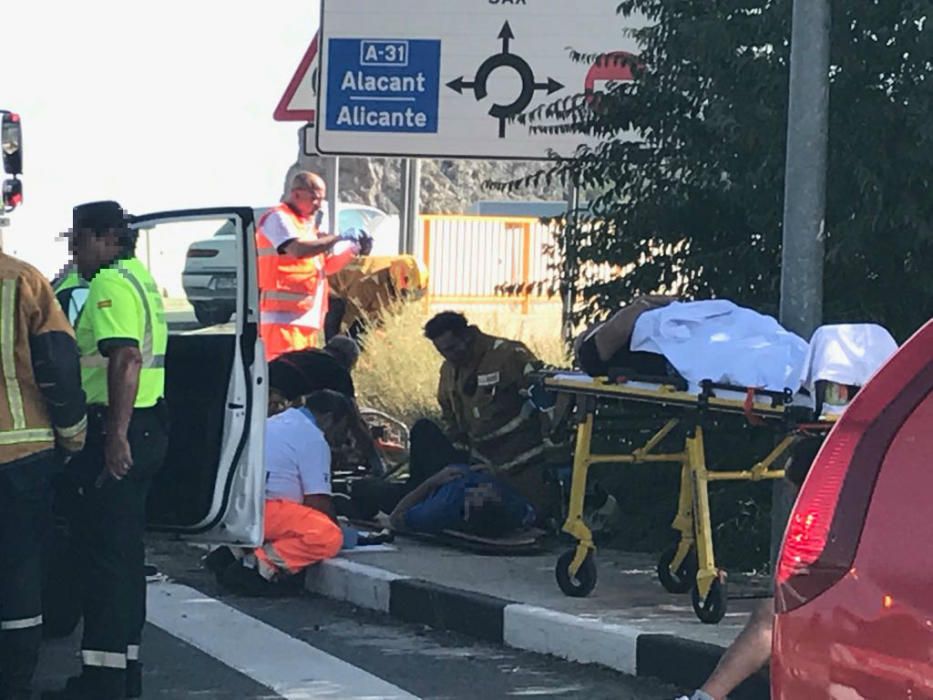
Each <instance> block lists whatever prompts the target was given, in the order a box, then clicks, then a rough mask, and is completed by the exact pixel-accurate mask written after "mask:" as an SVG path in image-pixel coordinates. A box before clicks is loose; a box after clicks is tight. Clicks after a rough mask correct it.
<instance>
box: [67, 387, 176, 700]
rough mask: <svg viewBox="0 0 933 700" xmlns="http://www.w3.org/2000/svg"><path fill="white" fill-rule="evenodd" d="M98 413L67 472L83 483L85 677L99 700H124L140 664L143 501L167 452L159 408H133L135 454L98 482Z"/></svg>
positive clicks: (79, 531) (143, 584)
mask: <svg viewBox="0 0 933 700" xmlns="http://www.w3.org/2000/svg"><path fill="white" fill-rule="evenodd" d="M105 419H106V415H105V413H104V411H103V410H100V409H94V408H93V407H92V409H91V411H90V412H89V415H88V440H87V444H86V445H85V448H84V450H83V451H82V453H81V454H80V455H79V456H78V457H77V458H75V460H74V462H73V463H72V464H70V465H69V468H71V469H73V470H74V473H75V474H76V476H77V478H78V479H79V480H80V483H81V490H82V493H81V496H80V499H79V504H78V508H77V511H78V512H77V522H76V523H75V530H76V535H77V539H78V543H79V548H80V552H81V556H82V561H83V566H84V570H83V572H82V573H83V576H82V578H83V584H84V585H83V593H84V600H83V603H84V637H83V639H82V641H81V656H82V662H83V675H84V676H85V677H86V680H87V681H88V682H89V683H90V684H92V686H93V687H94V688H95V689H97V691H98V692H99V694H100V697H101V700H107V699H108V698H110V697H123V692H124V689H125V687H126V667H127V664H128V663H132V662H135V661H138V659H139V645H140V642H141V639H142V630H143V626H144V625H145V622H146V576H145V572H144V568H143V567H144V565H145V551H144V544H143V534H144V532H145V527H146V498H147V496H148V494H149V487H150V484H151V482H152V477H153V476H154V475H155V474H156V472H157V471H158V470H159V469H160V468H161V467H162V463H163V461H164V459H165V453H166V448H167V446H168V421H167V416H166V415H165V409H164V405H162V404H160V405H159V406H157V407H155V408H151V409H136V411H134V412H133V418H132V420H131V422H130V427H129V433H128V438H129V443H130V450H131V453H132V456H133V467H132V469H131V470H130V473H129V474H128V475H127V476H126V477H124V478H123V479H121V480H120V481H117V480H114V479H112V478H109V477H108V478H106V479H105V480H104V481H103V483H101V484H100V485H98V484H97V481H98V477H99V476H100V474H101V473H102V471H103V470H104V465H105V461H104V437H105V436H104V421H105Z"/></svg>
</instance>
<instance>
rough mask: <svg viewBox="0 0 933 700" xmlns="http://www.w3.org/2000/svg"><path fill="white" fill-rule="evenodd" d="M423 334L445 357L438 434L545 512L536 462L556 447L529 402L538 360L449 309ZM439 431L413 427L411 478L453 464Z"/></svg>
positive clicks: (427, 425)
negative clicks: (548, 437) (486, 467)
mask: <svg viewBox="0 0 933 700" xmlns="http://www.w3.org/2000/svg"><path fill="white" fill-rule="evenodd" d="M424 333H425V336H427V338H428V339H429V340H431V341H432V342H433V343H434V347H435V348H437V351H438V352H439V353H440V354H441V356H443V358H444V364H443V365H442V366H441V376H440V381H439V383H438V388H437V400H438V403H439V404H440V406H441V420H442V426H441V428H440V431H442V432H443V436H442V437H444V438H446V441H448V444H449V445H450V446H452V447H453V448H454V449H455V450H460V451H461V452H463V453H466V455H468V457H467V459H468V460H469V461H472V462H480V463H482V464H485V465H488V467H489V469H490V470H491V471H492V472H493V473H494V474H495V475H496V476H497V477H499V478H501V479H502V480H503V481H504V482H505V483H507V484H509V485H510V486H511V487H513V488H514V489H515V490H517V491H518V492H519V493H520V494H522V495H523V496H525V497H526V498H527V499H528V500H530V501H531V502H532V504H533V505H534V506H535V509H536V510H537V511H538V517H539V518H541V517H543V516H544V515H545V513H546V511H547V508H548V506H549V504H548V503H547V500H548V499H547V493H546V488H545V485H544V477H543V470H542V469H541V468H540V467H541V464H542V463H543V462H545V461H547V460H548V459H549V458H550V457H552V456H553V454H554V452H555V450H556V447H555V445H553V444H552V443H551V442H550V441H549V440H548V439H547V435H546V433H547V430H546V428H547V421H546V417H545V415H544V414H543V413H541V411H540V410H539V409H538V408H537V407H536V406H535V405H534V402H533V401H532V400H531V387H532V381H531V379H532V374H533V373H534V372H535V371H537V370H538V369H540V368H541V366H542V363H541V361H540V360H539V359H538V358H537V357H535V355H534V353H532V352H531V350H529V349H528V348H527V347H526V346H525V345H524V344H523V343H520V342H518V341H515V340H507V339H505V338H496V337H493V336H490V335H486V334H485V333H483V332H482V331H480V329H479V328H477V327H476V326H472V325H469V324H468V323H467V320H466V318H465V317H464V316H463V314H459V313H455V312H452V311H445V312H443V313H440V314H438V315H437V316H435V317H434V318H432V319H431V320H430V321H429V322H428V323H427V325H425V329H424ZM438 432H439V431H438V426H436V425H434V424H431V423H427V422H424V421H422V422H420V423H419V424H416V425H415V426H414V427H413V428H412V433H411V441H412V447H411V450H412V455H411V463H412V474H413V476H414V474H415V473H418V472H420V471H422V470H424V471H425V472H431V473H433V472H436V471H437V470H438V469H440V468H443V467H444V466H447V464H450V463H451V462H452V461H453V460H452V458H453V457H454V456H455V455H452V454H450V453H449V452H450V450H449V448H448V449H447V450H445V449H442V447H441V445H440V444H438V443H439V440H438V437H441V436H439V435H438ZM441 462H444V463H443V464H441Z"/></svg>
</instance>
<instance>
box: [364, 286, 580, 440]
mask: <svg viewBox="0 0 933 700" xmlns="http://www.w3.org/2000/svg"><path fill="white" fill-rule="evenodd" d="M436 311H437V309H432V310H431V312H427V311H426V309H425V307H424V305H423V304H421V303H411V304H400V305H398V306H396V307H394V308H393V309H391V310H390V311H389V312H387V313H386V314H385V316H384V319H383V321H384V322H383V324H382V327H381V328H378V329H375V330H372V331H369V332H368V333H367V334H366V337H365V338H364V340H363V342H364V343H365V345H366V351H365V352H364V353H363V355H362V356H361V357H360V363H359V365H358V366H357V368H356V370H354V384H356V390H357V395H358V397H359V399H360V402H361V404H362V405H364V406H368V407H371V408H376V409H379V410H381V411H385V412H386V413H389V414H390V415H393V416H395V417H396V418H399V419H401V420H404V421H405V422H406V423H408V424H409V425H411V424H412V423H413V422H414V421H416V420H417V419H419V418H436V417H437V415H438V413H439V409H438V406H437V380H438V374H439V372H440V367H441V357H440V355H438V354H437V351H436V350H435V349H434V346H433V345H432V344H431V342H430V341H429V340H427V339H426V338H425V337H424V334H423V332H422V328H423V327H424V324H425V322H426V321H427V320H428V318H430V315H431V314H432V313H434V312H436ZM465 313H466V314H467V318H468V319H469V320H470V322H471V323H474V324H476V325H478V326H479V327H480V328H481V329H482V330H483V331H484V332H486V333H489V334H490V335H496V336H501V337H505V338H514V339H517V340H521V341H522V342H524V343H525V344H526V345H528V347H529V348H531V350H532V351H533V352H534V353H535V354H536V355H537V356H538V357H539V358H540V359H541V360H542V361H543V362H545V363H547V364H551V365H564V364H566V361H567V360H566V355H565V353H564V348H563V343H562V342H561V339H560V324H559V314H558V317H557V323H551V322H550V320H549V318H547V319H545V318H543V317H542V315H541V314H535V315H534V316H522V315H520V314H516V313H510V312H508V311H506V312H500V311H491V312H490V311H481V310H472V311H471V310H466V311H465ZM550 315H552V314H549V316H550Z"/></svg>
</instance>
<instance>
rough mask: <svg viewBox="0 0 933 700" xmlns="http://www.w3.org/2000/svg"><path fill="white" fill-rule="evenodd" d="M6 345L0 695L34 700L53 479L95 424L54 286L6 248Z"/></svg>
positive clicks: (2, 298) (1, 336) (1, 266)
mask: <svg viewBox="0 0 933 700" xmlns="http://www.w3.org/2000/svg"><path fill="white" fill-rule="evenodd" d="M0 346H2V348H3V363H2V364H3V380H2V381H0V698H3V699H4V700H21V699H22V700H26V699H28V698H31V697H33V693H32V689H31V685H32V678H33V675H34V673H35V670H36V664H37V662H38V658H39V645H40V643H41V641H42V624H43V620H42V599H41V592H42V558H41V554H42V540H43V536H44V534H45V532H46V530H47V528H48V525H49V524H50V518H51V495H52V487H51V483H52V478H53V477H54V475H55V474H56V473H58V472H59V471H60V468H61V463H62V461H63V460H62V457H66V458H67V456H68V455H70V454H74V453H76V452H78V451H80V449H81V447H82V445H83V444H84V436H85V428H86V426H87V421H86V418H85V406H84V392H82V391H81V377H80V372H79V370H78V348H77V346H76V344H75V339H74V334H73V332H72V330H71V326H70V325H69V324H68V320H67V319H66V318H65V314H64V313H62V310H61V309H60V308H59V306H58V302H57V301H56V300H55V295H54V293H53V292H52V287H51V286H50V285H49V283H48V282H47V281H46V280H45V278H44V277H43V276H42V275H41V274H40V273H39V272H38V270H36V269H35V268H33V267H31V266H30V265H27V264H26V263H24V262H22V261H20V260H17V259H15V258H12V257H10V256H8V255H5V254H3V253H2V252H0ZM56 448H57V449H58V451H59V453H58V454H56Z"/></svg>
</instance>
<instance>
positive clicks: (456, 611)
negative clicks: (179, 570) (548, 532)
mask: <svg viewBox="0 0 933 700" xmlns="http://www.w3.org/2000/svg"><path fill="white" fill-rule="evenodd" d="M565 549H566V546H557V545H555V547H554V548H553V550H552V551H548V552H547V553H546V554H539V555H532V556H520V557H493V556H483V555H477V554H470V553H467V552H463V551H459V550H453V549H449V548H444V547H439V546H435V545H431V544H426V543H422V542H418V541H413V540H410V539H406V538H400V539H397V540H396V544H395V551H366V549H365V548H364V549H359V550H351V551H349V552H344V553H343V555H342V556H341V557H340V558H337V559H334V560H331V561H328V562H324V563H323V564H322V565H319V566H317V567H312V569H310V570H309V572H308V576H307V580H306V587H307V589H308V590H309V591H311V592H313V593H316V594H319V595H323V596H326V597H330V598H334V599H337V600H341V601H345V602H349V603H352V604H354V605H357V606H359V607H362V608H369V609H373V610H378V611H381V612H385V613H388V614H390V615H392V616H394V617H398V618H400V619H402V620H405V621H408V622H415V623H421V624H425V625H429V626H431V627H436V628H440V629H449V630H454V631H457V632H461V633H466V634H470V635H473V636H475V637H478V638H481V639H484V640H488V641H493V642H500V643H504V644H506V645H507V646H511V647H515V648H518V649H524V650H528V651H535V652H540V653H544V654H552V655H554V656H558V657H561V658H564V659H569V660H571V661H577V662H579V663H585V664H589V663H592V664H600V665H603V666H608V667H610V668H613V669H615V670H617V671H621V672H623V673H627V674H630V675H639V676H654V677H657V678H660V679H661V680H664V681H666V682H669V683H673V684H676V685H679V686H683V687H684V688H694V687H696V686H697V685H699V684H700V683H701V682H702V681H703V679H705V677H706V675H707V674H708V673H709V672H710V671H711V670H712V668H713V666H714V665H715V664H716V661H717V660H718V658H719V656H720V655H721V654H722V651H723V650H724V649H725V647H727V646H728V645H729V644H730V643H731V642H732V640H733V639H734V638H735V636H736V635H737V634H738V632H739V630H741V629H742V627H743V625H744V624H745V621H746V620H747V619H748V614H749V612H750V610H751V609H752V608H753V607H754V605H755V604H756V602H757V600H756V599H757V598H758V597H761V596H763V595H766V594H767V579H766V578H765V577H761V576H743V575H740V574H731V575H730V577H729V610H728V612H727V615H726V617H725V619H723V621H722V622H720V623H719V624H718V625H706V624H703V623H701V622H700V621H699V620H697V619H696V617H695V616H694V613H693V608H692V607H691V604H690V597H689V594H688V595H685V596H678V595H672V594H669V593H667V592H666V591H665V590H664V589H663V588H662V587H661V584H660V583H659V582H658V581H657V577H656V574H655V567H656V560H655V558H654V557H652V556H649V555H645V554H627V553H621V552H615V551H609V550H600V551H599V552H598V554H597V564H598V567H599V579H598V583H597V586H596V590H595V591H594V592H593V593H592V594H591V595H590V597H588V598H568V597H566V596H564V595H563V594H562V593H561V591H560V590H559V589H558V587H557V583H556V581H555V579H554V565H555V563H556V561H557V557H558V555H559V554H560V553H561V552H563V551H564V550H565ZM731 697H733V698H739V699H741V698H767V697H768V690H767V679H766V677H765V676H763V675H762V676H760V677H756V678H753V679H751V681H749V682H748V683H746V684H745V685H744V686H743V687H742V688H741V689H740V692H738V693H736V694H733V695H732V696H731Z"/></svg>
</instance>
